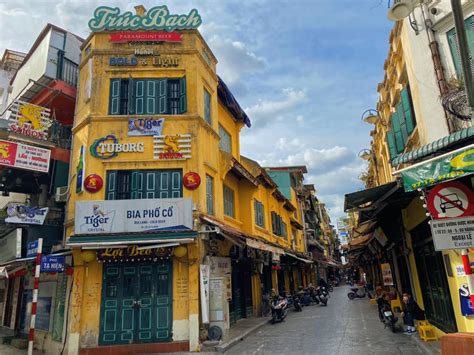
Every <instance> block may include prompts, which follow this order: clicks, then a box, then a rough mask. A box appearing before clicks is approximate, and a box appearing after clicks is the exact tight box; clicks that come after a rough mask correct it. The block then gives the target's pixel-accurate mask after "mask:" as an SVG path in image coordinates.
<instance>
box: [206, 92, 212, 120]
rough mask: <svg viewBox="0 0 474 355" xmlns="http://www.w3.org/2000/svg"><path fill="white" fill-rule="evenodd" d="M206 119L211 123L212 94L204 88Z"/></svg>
mask: <svg viewBox="0 0 474 355" xmlns="http://www.w3.org/2000/svg"><path fill="white" fill-rule="evenodd" d="M204 119H205V120H206V122H207V123H209V124H211V123H212V119H211V94H209V92H208V91H207V90H206V89H204Z"/></svg>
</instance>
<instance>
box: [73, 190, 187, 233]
mask: <svg viewBox="0 0 474 355" xmlns="http://www.w3.org/2000/svg"><path fill="white" fill-rule="evenodd" d="M192 215H193V213H192V200H191V199H190V198H174V199H145V200H107V201H102V200H97V201H78V202H76V212H75V222H74V224H75V233H76V234H98V233H133V232H145V231H147V232H152V231H165V230H172V231H179V230H190V229H192V226H193V224H192V223H193V218H192Z"/></svg>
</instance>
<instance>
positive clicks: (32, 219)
mask: <svg viewBox="0 0 474 355" xmlns="http://www.w3.org/2000/svg"><path fill="white" fill-rule="evenodd" d="M48 211H49V208H48V207H44V208H39V207H30V206H25V205H20V204H16V203H10V204H9V205H8V207H7V215H8V217H7V218H5V222H7V223H20V224H39V225H42V224H44V220H45V219H46V216H47V214H48Z"/></svg>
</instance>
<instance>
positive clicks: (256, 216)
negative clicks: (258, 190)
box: [253, 200, 260, 226]
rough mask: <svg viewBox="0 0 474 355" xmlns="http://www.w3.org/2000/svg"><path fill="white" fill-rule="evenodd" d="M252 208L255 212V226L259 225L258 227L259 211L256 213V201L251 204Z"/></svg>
mask: <svg viewBox="0 0 474 355" xmlns="http://www.w3.org/2000/svg"><path fill="white" fill-rule="evenodd" d="M253 208H254V210H255V224H256V225H257V226H259V225H260V224H259V222H260V219H259V213H258V212H259V211H258V201H257V200H255V201H254V203H253Z"/></svg>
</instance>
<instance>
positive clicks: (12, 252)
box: [0, 228, 21, 263]
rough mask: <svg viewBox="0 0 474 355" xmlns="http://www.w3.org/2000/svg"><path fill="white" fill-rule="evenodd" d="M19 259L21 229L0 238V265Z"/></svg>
mask: <svg viewBox="0 0 474 355" xmlns="http://www.w3.org/2000/svg"><path fill="white" fill-rule="evenodd" d="M17 258H21V228H17V229H15V230H14V231H12V232H10V233H8V234H7V235H6V236H4V237H1V238H0V263H5V262H7V261H10V260H13V259H17Z"/></svg>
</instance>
